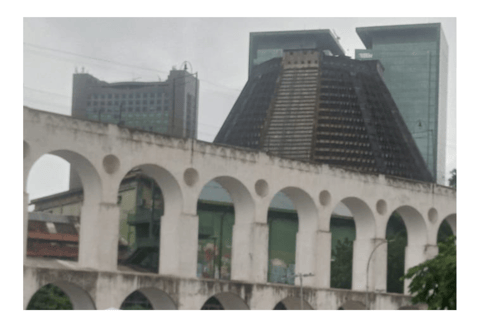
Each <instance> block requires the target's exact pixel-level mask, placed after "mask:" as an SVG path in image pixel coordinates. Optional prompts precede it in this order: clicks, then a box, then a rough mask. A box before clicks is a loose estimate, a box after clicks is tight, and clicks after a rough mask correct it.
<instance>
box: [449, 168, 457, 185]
mask: <svg viewBox="0 0 480 320" xmlns="http://www.w3.org/2000/svg"><path fill="white" fill-rule="evenodd" d="M450 174H451V177H450V178H449V179H448V186H450V187H452V188H455V189H457V169H453V170H452V171H450Z"/></svg>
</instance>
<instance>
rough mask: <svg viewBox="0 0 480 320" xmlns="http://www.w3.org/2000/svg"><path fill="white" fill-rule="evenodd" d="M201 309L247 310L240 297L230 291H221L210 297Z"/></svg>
mask: <svg viewBox="0 0 480 320" xmlns="http://www.w3.org/2000/svg"><path fill="white" fill-rule="evenodd" d="M201 310H249V307H248V305H247V304H246V303H245V301H243V299H242V298H240V297H239V296H237V295H236V294H233V293H230V292H222V293H218V294H216V295H214V296H213V297H210V298H209V299H208V300H207V301H206V302H205V303H204V304H203V306H202V308H201Z"/></svg>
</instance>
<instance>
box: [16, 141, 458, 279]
mask: <svg viewBox="0 0 480 320" xmlns="http://www.w3.org/2000/svg"><path fill="white" fill-rule="evenodd" d="M24 146H25V145H24ZM27 153H28V152H27ZM51 154H54V155H57V156H59V157H61V158H63V159H65V160H67V161H68V162H69V163H70V164H71V165H72V167H74V168H75V169H76V170H77V173H78V175H79V176H80V180H81V181H82V185H84V186H87V187H86V188H84V198H83V204H82V212H83V211H84V209H88V208H90V206H92V207H93V206H94V205H95V201H94V200H92V199H102V197H103V195H102V192H103V191H102V187H101V179H100V175H99V174H98V173H96V172H95V169H94V167H93V165H91V164H90V163H89V161H88V160H87V159H86V158H85V157H83V156H81V155H79V154H77V153H74V152H72V151H64V150H61V151H55V152H51ZM102 164H103V167H104V170H105V171H106V172H107V173H109V174H113V173H115V172H117V171H118V170H119V167H120V165H119V160H118V158H116V157H115V156H113V155H108V156H106V157H104V159H103V162H102ZM136 169H138V170H140V171H141V172H142V174H144V175H146V176H148V177H150V178H151V179H152V181H154V184H155V185H154V186H152V188H151V190H155V189H157V188H158V190H160V194H161V199H158V202H157V204H155V196H154V192H152V193H151V200H152V202H151V204H150V205H149V204H148V203H147V205H146V206H145V209H146V212H148V209H151V211H150V212H148V213H149V214H150V215H151V216H153V217H155V214H156V213H155V212H156V210H157V209H159V219H158V220H159V221H161V219H162V218H163V217H164V216H167V215H169V213H170V214H172V213H173V212H182V211H183V210H185V208H181V206H182V203H183V202H182V197H183V196H182V188H180V183H179V182H178V181H177V180H176V179H175V178H174V176H173V175H172V174H171V173H169V172H168V171H167V170H166V169H164V168H162V167H160V166H157V165H153V164H145V165H140V166H137V167H136ZM129 172H131V171H129ZM127 175H128V173H127V174H126V175H125V176H127ZM125 176H124V177H123V178H125ZM183 178H184V182H185V184H186V185H189V186H194V185H196V184H198V181H199V175H198V172H197V171H196V170H195V169H193V168H189V169H187V170H185V171H184V174H183ZM211 181H215V182H216V183H218V184H219V185H220V186H221V187H223V188H224V189H225V190H226V191H227V193H228V194H229V196H230V198H231V203H232V206H233V210H232V211H233V212H232V215H233V218H232V219H230V224H231V231H230V230H227V229H226V228H222V226H224V225H225V224H229V223H228V216H227V215H221V218H220V219H221V220H222V221H221V222H220V226H221V227H220V230H221V231H220V233H221V234H216V233H215V232H213V233H210V234H209V233H208V232H207V233H204V232H202V230H201V228H202V227H204V224H202V219H200V221H199V223H198V225H199V230H198V239H197V243H199V244H200V242H201V241H204V240H206V239H202V237H204V235H205V234H209V239H208V240H209V241H204V242H206V243H207V245H204V246H203V247H204V248H205V247H207V250H204V251H205V253H207V252H208V249H210V252H211V254H210V255H212V256H213V259H210V261H213V262H209V263H211V264H212V268H211V269H212V270H210V272H208V270H206V271H205V272H204V271H203V269H202V272H201V274H202V276H203V277H207V276H210V277H213V278H222V277H226V278H228V277H229V276H228V275H229V274H230V273H231V271H232V270H231V269H230V270H228V268H227V270H226V271H225V272H224V271H223V269H225V268H223V269H222V267H224V266H225V265H228V261H225V262H224V261H223V260H222V259H223V258H224V254H223V253H230V265H231V264H232V263H234V261H233V260H235V258H234V256H233V252H232V251H235V249H234V248H235V241H234V239H233V234H234V233H235V230H234V229H235V228H236V227H237V226H238V227H243V226H245V225H247V224H251V223H254V222H255V221H256V219H257V218H258V216H255V214H257V215H258V212H259V210H257V209H255V203H254V201H253V199H252V195H251V194H250V192H249V190H248V188H247V187H245V185H244V184H243V183H242V182H241V181H240V180H238V179H236V178H234V177H227V176H219V177H215V178H213V179H212V180H211ZM119 189H120V187H119ZM197 189H200V191H199V192H198V193H201V191H202V190H203V189H204V188H197ZM268 189H269V186H268V183H267V182H266V181H265V180H262V179H260V180H258V181H257V182H256V183H255V193H256V195H258V196H259V197H264V196H265V195H266V194H268V193H269V190H268ZM276 194H282V195H284V196H285V198H286V199H289V200H290V201H291V207H292V208H293V210H290V211H292V212H293V211H294V215H291V217H290V219H284V220H290V223H291V224H292V225H296V228H297V229H296V230H295V227H294V228H290V229H289V232H286V231H285V232H283V235H281V236H280V237H277V238H278V239H275V238H274V236H275V232H273V231H272V230H273V229H274V228H275V227H274V225H275V224H278V223H279V221H281V218H279V217H278V216H279V215H278V214H276V215H277V216H276V217H274V216H275V214H272V213H271V210H269V209H266V211H267V216H266V219H265V220H266V221H265V222H266V224H267V233H268V236H269V238H268V242H269V244H268V245H267V257H266V259H268V271H267V272H268V275H267V281H271V282H279V281H278V280H277V281H276V280H275V279H274V278H275V277H276V276H277V275H273V274H275V271H274V270H282V271H281V273H284V275H279V276H278V277H277V278H279V277H280V278H289V277H290V280H289V281H290V282H289V283H291V276H292V275H293V274H295V273H296V272H297V271H298V269H296V265H297V262H298V260H301V263H302V264H303V265H306V266H314V265H315V261H314V259H315V258H314V257H313V256H311V255H310V254H309V252H312V251H313V250H314V248H313V246H315V244H316V239H315V238H314V236H315V233H316V232H317V231H318V225H319V219H320V218H319V217H318V213H317V212H318V210H317V206H316V204H315V201H313V200H312V197H311V195H310V194H309V193H308V192H306V191H304V190H302V189H299V188H297V187H285V188H282V189H281V190H279V191H278V192H276ZM274 198H275V197H273V198H272V201H273V199H274ZM318 198H319V202H320V204H321V205H324V206H330V207H331V208H333V210H335V208H336V207H338V205H337V206H333V205H332V195H331V194H330V192H328V191H327V190H323V191H322V192H320V194H319V196H318ZM272 201H270V202H272ZM159 204H161V205H159ZM339 204H341V205H343V206H344V207H346V209H347V210H348V211H349V212H350V215H351V217H352V219H353V222H354V230H355V235H354V240H353V241H355V242H356V243H358V244H361V243H362V241H363V242H368V241H371V240H372V239H376V238H386V235H387V227H385V228H384V229H385V231H384V234H378V232H377V229H378V228H377V222H376V217H378V216H379V215H383V216H387V217H388V216H392V215H393V213H394V212H396V213H398V215H399V216H400V217H401V219H402V220H403V222H404V225H405V228H406V230H407V238H408V240H407V242H408V243H409V244H418V245H426V244H427V235H426V234H427V222H426V221H425V219H424V216H427V217H428V220H427V221H429V222H430V223H436V222H437V220H438V216H439V215H438V212H437V210H436V209H434V208H432V209H430V211H429V212H428V214H427V215H422V214H421V213H420V212H419V211H418V210H416V209H415V208H414V207H413V206H409V205H404V206H401V207H398V208H396V209H395V210H393V211H390V212H388V210H387V203H386V202H385V200H378V201H377V203H376V207H375V208H374V209H373V210H372V208H371V205H369V204H367V203H366V202H365V201H363V200H362V199H360V198H358V197H346V198H344V199H341V200H340V202H339ZM162 207H163V208H162ZM333 210H332V211H333ZM193 211H195V212H196V213H197V214H198V212H199V204H198V203H197V208H196V210H193ZM292 212H290V213H292ZM150 218H151V219H150V222H151V223H150V224H149V225H148V227H145V226H144V227H143V230H142V227H140V226H139V227H138V228H137V230H138V232H136V234H139V235H140V234H142V235H145V234H147V235H148V237H147V238H148V239H150V238H154V239H153V241H155V240H156V241H159V240H160V239H161V227H160V223H159V224H158V227H155V224H154V223H153V221H152V220H153V219H152V217H150ZM87 219H92V218H91V217H90V218H88V217H87V218H86V219H83V217H82V222H83V221H84V220H87ZM331 219H332V217H330V220H331ZM295 220H296V221H297V222H296V223H295ZM446 220H447V221H449V223H450V221H454V219H450V216H449V217H447V219H446ZM225 221H227V222H225ZM451 226H452V228H453V229H454V223H451ZM237 229H238V230H240V229H239V228H237ZM326 231H329V230H326ZM280 233H281V234H282V232H280ZM453 233H455V230H453ZM229 235H231V236H230V239H227V241H226V243H225V238H228V236H229ZM80 236H81V235H80ZM155 237H156V239H155ZM215 237H217V238H215ZM137 240H139V239H137ZM287 240H288V241H287ZM142 241H143V240H142ZM216 241H219V243H218V244H217V243H215V242H216ZM222 241H223V243H222ZM212 242H213V243H212ZM146 243H147V244H148V241H147V242H146ZM298 244H301V245H298ZM275 246H280V247H282V248H284V250H286V251H288V253H289V257H287V256H285V258H284V259H280V258H279V254H278V253H275V252H273V251H275V250H273V247H275ZM289 246H290V247H291V248H293V249H294V250H292V249H288V247H289ZM197 247H198V245H197ZM228 247H230V248H228ZM362 247H364V246H363V245H362ZM370 248H371V246H370ZM158 250H160V245H158ZM79 251H80V252H81V248H80V250H79ZM151 251H152V250H151ZM198 251H199V250H198ZM198 251H197V255H198ZM277 251H278V250H277ZM353 251H354V252H355V248H354V249H353ZM152 252H153V253H151V254H149V256H150V257H152V254H153V258H150V260H151V261H153V262H155V261H156V262H157V267H156V270H155V269H154V272H158V271H159V270H158V265H159V264H158V260H159V259H160V252H159V251H158V252H156V251H154V250H153V251H152ZM237 252H238V250H237ZM155 254H156V256H155ZM281 255H282V253H280V256H281ZM279 259H280V260H283V261H278V260H279ZM352 259H353V258H352ZM237 260H238V259H237ZM292 262H293V263H292ZM160 263H161V262H160ZM279 267H280V268H279ZM198 268H199V266H198V259H197V274H198ZM353 268H354V267H353ZM359 268H360V269H361V268H362V267H359ZM363 269H364V268H363ZM362 272H363V273H365V270H362ZM277 273H278V272H277ZM352 273H353V274H355V270H353V271H352ZM217 274H218V275H217ZM272 275H273V276H272ZM292 284H293V283H292Z"/></svg>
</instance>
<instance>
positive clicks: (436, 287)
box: [404, 236, 457, 310]
mask: <svg viewBox="0 0 480 320" xmlns="http://www.w3.org/2000/svg"><path fill="white" fill-rule="evenodd" d="M438 248H439V253H438V255H437V256H436V257H435V258H433V259H430V260H427V261H425V262H423V263H421V264H419V265H418V266H415V267H413V268H410V269H409V270H408V272H407V274H406V275H405V277H404V279H412V282H411V283H410V285H409V287H408V288H409V291H410V293H411V294H412V295H413V298H412V303H426V304H427V305H428V309H430V310H445V309H448V310H456V309H457V247H456V244H455V237H454V236H452V237H449V238H448V240H447V241H446V242H444V243H439V244H438Z"/></svg>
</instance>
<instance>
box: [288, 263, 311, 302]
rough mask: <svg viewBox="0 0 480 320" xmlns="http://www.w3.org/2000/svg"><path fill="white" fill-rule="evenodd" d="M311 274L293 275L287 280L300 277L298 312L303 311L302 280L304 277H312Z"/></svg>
mask: <svg viewBox="0 0 480 320" xmlns="http://www.w3.org/2000/svg"><path fill="white" fill-rule="evenodd" d="M313 276H314V274H313V273H311V272H310V273H295V274H292V275H291V276H288V277H287V278H296V277H300V310H303V278H304V277H313Z"/></svg>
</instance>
